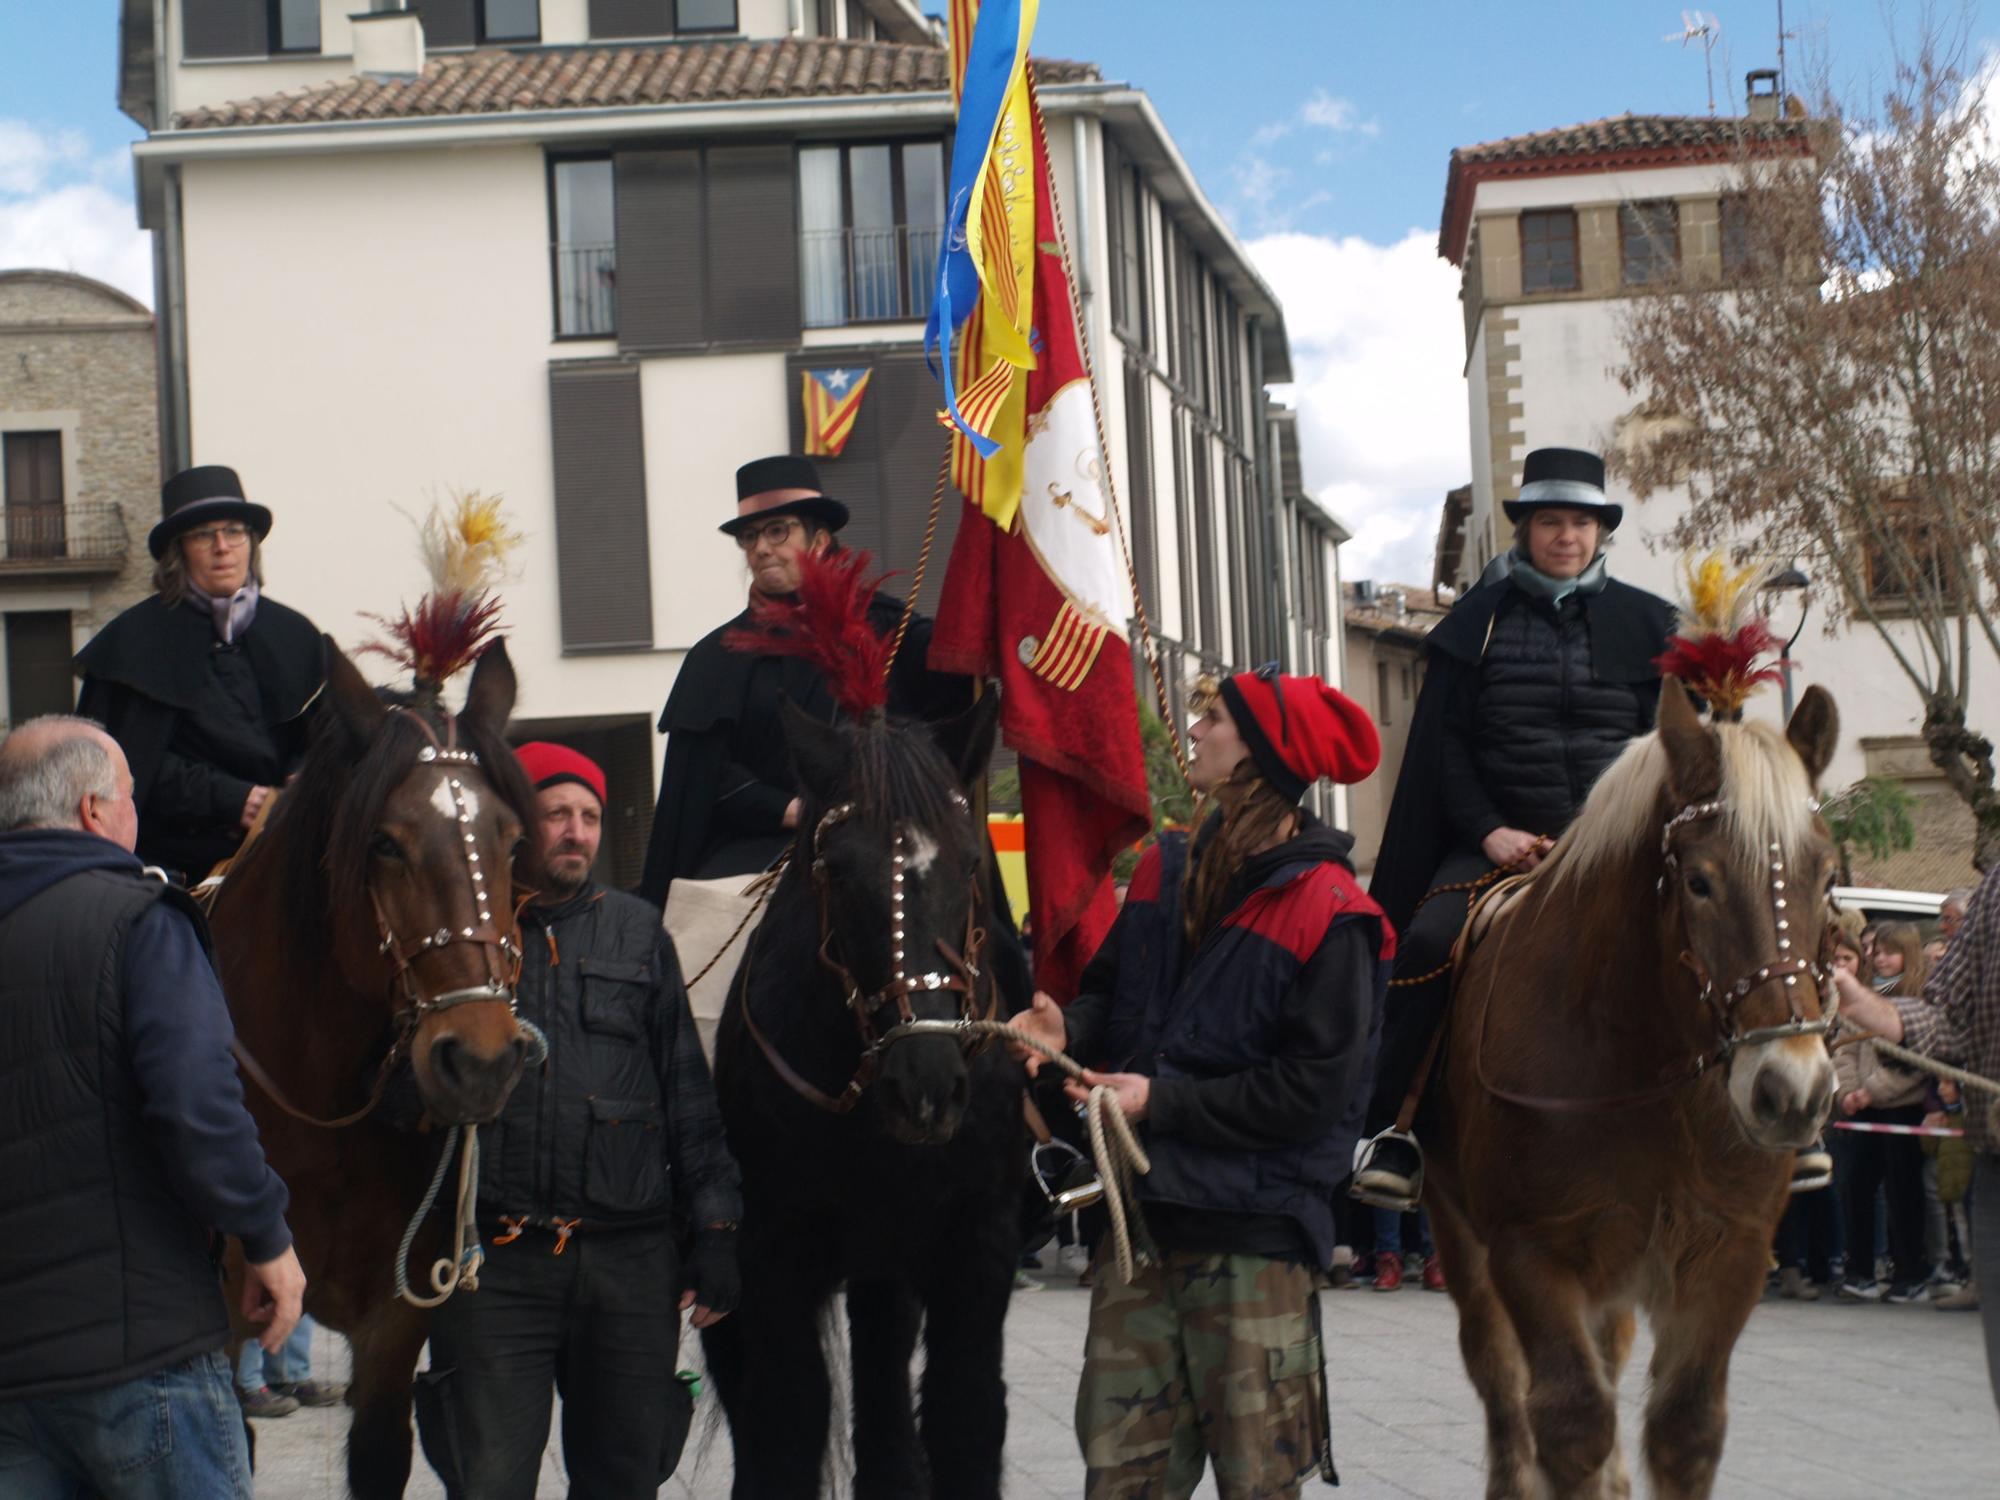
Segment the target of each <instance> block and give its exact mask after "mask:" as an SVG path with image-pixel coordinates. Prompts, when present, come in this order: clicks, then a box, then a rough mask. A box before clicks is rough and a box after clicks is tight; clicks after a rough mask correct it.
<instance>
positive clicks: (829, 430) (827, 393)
mask: <svg viewBox="0 0 2000 1500" xmlns="http://www.w3.org/2000/svg"><path fill="white" fill-rule="evenodd" d="M874 374H875V372H874V371H873V370H848V369H838V370H806V371H803V372H802V375H801V380H800V390H799V399H800V401H802V402H803V403H804V404H805V416H806V422H805V433H806V453H807V455H808V456H809V457H812V458H838V457H840V450H841V449H842V448H845V447H846V446H847V439H848V437H849V436H850V435H852V433H853V431H854V419H855V418H856V417H857V416H859V415H860V413H861V397H862V394H863V393H864V392H865V391H866V390H867V389H868V382H869V380H870V378H871V377H872V376H873V375H874Z"/></svg>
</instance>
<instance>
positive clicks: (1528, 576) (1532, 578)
mask: <svg viewBox="0 0 2000 1500" xmlns="http://www.w3.org/2000/svg"><path fill="white" fill-rule="evenodd" d="M1509 555H1510V556H1511V557H1512V558H1513V560H1514V568H1513V571H1512V572H1510V573H1509V574H1508V575H1507V576H1508V577H1509V578H1510V579H1512V580H1513V583H1514V587H1515V588H1517V589H1519V590H1520V591H1521V592H1522V593H1524V594H1526V595H1527V596H1528V597H1529V598H1530V599H1544V600H1547V601H1548V602H1549V603H1550V604H1560V603H1562V602H1563V600H1565V599H1567V598H1568V597H1569V596H1570V595H1571V594H1601V593H1603V592H1604V585H1605V584H1607V583H1609V582H1610V581H1611V575H1610V573H1609V572H1607V571H1606V570H1605V566H1604V561H1605V559H1604V554H1603V553H1602V552H1600V553H1598V554H1597V556H1595V557H1593V558H1592V559H1591V560H1590V566H1589V567H1587V568H1585V569H1584V570H1583V571H1582V572H1581V573H1579V574H1577V575H1576V577H1574V578H1551V577H1549V575H1548V574H1546V573H1544V572H1543V571H1542V570H1541V569H1539V568H1537V567H1536V566H1535V565H1534V564H1533V563H1531V562H1529V561H1528V554H1527V553H1525V552H1523V551H1522V550H1521V549H1520V548H1519V547H1516V548H1514V550H1513V552H1512V553H1511V554H1509Z"/></svg>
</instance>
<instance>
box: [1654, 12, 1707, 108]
mask: <svg viewBox="0 0 2000 1500" xmlns="http://www.w3.org/2000/svg"><path fill="white" fill-rule="evenodd" d="M1721 35H1722V20H1721V18H1720V17H1718V16H1714V15H1703V14H1702V13H1701V12H1700V11H1698V10H1684V11H1682V12H1681V29H1680V30H1679V31H1670V32H1668V33H1667V34H1666V35H1665V36H1663V37H1661V38H1660V40H1661V41H1663V42H1679V43H1680V44H1681V50H1682V51H1686V50H1687V45H1688V43H1689V42H1700V43H1701V65H1702V69H1703V71H1704V72H1706V73H1707V75H1708V112H1709V113H1710V114H1714V113H1715V43H1716V39H1717V38H1718V37H1720V36H1721Z"/></svg>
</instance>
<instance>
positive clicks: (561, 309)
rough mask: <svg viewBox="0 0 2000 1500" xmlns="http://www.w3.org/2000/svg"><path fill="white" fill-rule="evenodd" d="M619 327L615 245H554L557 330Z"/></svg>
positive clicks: (580, 333) (577, 332)
mask: <svg viewBox="0 0 2000 1500" xmlns="http://www.w3.org/2000/svg"><path fill="white" fill-rule="evenodd" d="M617 328H618V247H617V246H616V245H558V246H556V332H557V333H559V334H563V335H565V336H570V337H576V336H583V335H590V334H610V333H614V332H616V331H617Z"/></svg>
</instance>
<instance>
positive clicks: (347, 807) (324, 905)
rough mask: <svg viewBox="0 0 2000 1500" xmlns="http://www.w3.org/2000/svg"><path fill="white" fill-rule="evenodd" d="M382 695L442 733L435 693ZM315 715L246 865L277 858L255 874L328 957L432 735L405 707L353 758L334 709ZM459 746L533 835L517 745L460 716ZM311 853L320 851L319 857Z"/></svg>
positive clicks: (294, 926)
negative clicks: (385, 815)
mask: <svg viewBox="0 0 2000 1500" xmlns="http://www.w3.org/2000/svg"><path fill="white" fill-rule="evenodd" d="M376 696H377V697H379V698H380V699H381V700H382V701H383V703H384V704H386V705H388V706H389V707H391V708H406V709H409V710H410V711H411V712H412V713H415V714H417V715H419V716H421V717H422V719H423V721H424V722H425V723H426V724H428V725H429V726H430V727H431V730H432V732H433V733H434V734H436V735H437V736H438V738H439V739H443V738H444V732H445V718H444V710H443V708H442V706H441V705H440V704H439V702H438V700H437V697H436V695H435V694H434V693H428V692H420V693H405V692H396V691H392V690H389V689H378V690H377V692H376ZM316 719H317V722H316V723H315V724H314V725H313V729H312V737H311V741H310V743H309V745H308V747H307V750H306V756H305V760H304V762H303V764H302V765H301V766H300V767H299V773H298V777H297V779H296V780H295V781H294V782H293V783H292V784H291V785H290V786H289V787H287V788H286V789H285V794H284V796H282V797H281V798H280V799H279V800H278V808H277V814H276V816H275V817H274V818H273V820H272V824H271V827H270V828H269V829H268V830H267V831H266V834H265V836H264V837H263V838H261V839H259V840H258V841H257V842H256V843H255V844H254V845H252V846H251V848H250V850H249V851H248V852H247V853H246V854H245V856H244V862H245V864H247V865H250V866H251V867H252V871H255V867H256V865H258V864H259V863H269V864H271V866H272V868H271V869H270V871H269V872H268V873H265V872H258V873H259V874H260V876H261V878H266V879H269V880H271V881H273V882H274V883H275V885H276V887H277V894H278V905H279V909H280V913H281V920H282V921H283V922H284V923H285V927H286V931H287V932H288V933H290V934H292V935H294V936H295V937H296V938H297V939H298V940H300V941H301V942H302V943H303V944H304V946H305V947H306V948H307V950H308V951H310V952H312V953H314V954H325V953H328V952H330V951H331V950H332V946H333V914H334V913H335V912H336V911H341V910H348V909H355V908H359V907H362V906H365V905H366V903H367V900H368V858H369V846H370V845H371V844H372V843H373V841H374V838H375V831H376V825H377V824H379V823H380V822H381V819H382V810H383V808H384V807H385V806H386V805H387V804H388V801H389V798H390V796H391V795H392V794H393V793H394V792H395V790H396V788H397V787H398V786H400V785H402V783H403V781H404V779H405V778H406V777H408V776H409V774H410V772H411V770H412V769H413V768H414V767H415V766H416V764H417V755H418V752H419V751H421V750H422V749H423V748H424V746H426V745H428V744H430V743H431V741H430V738H429V737H428V736H427V735H425V733H424V731H423V730H422V729H421V728H420V727H418V725H417V723H416V722H415V721H414V720H413V719H412V718H411V717H410V715H409V714H403V713H391V714H389V715H388V716H387V718H386V719H385V720H384V722H383V723H382V725H381V726H380V727H379V728H378V729H377V730H376V732H375V734H374V735H373V736H372V737H371V738H370V740H369V742H368V744H367V745H366V746H364V747H363V748H362V750H361V752H360V754H359V755H357V754H356V753H355V751H354V746H353V738H352V735H351V732H350V731H349V729H348V727H347V725H346V724H345V723H343V722H342V721H341V719H340V717H339V715H338V714H337V713H336V712H335V711H334V710H333V709H332V708H331V707H330V706H322V707H321V709H320V710H319V712H318V714H317V715H316ZM458 743H459V744H460V745H462V746H464V747H465V748H466V749H469V750H471V751H473V752H474V753H475V754H477V755H478V756H479V769H480V770H481V771H482V772H483V773H484V775H485V777H486V780H487V781H488V783H490V784H491V786H492V788H493V790H494V791H495V792H496V793H497V794H498V795H499V796H500V798H501V799H502V800H503V801H504V802H506V804H507V805H508V807H510V808H511V809H512V810H513V812H514V815H515V816H516V817H517V818H519V819H520V820H521V824H522V827H524V828H526V829H529V830H531V836H532V830H533V829H534V828H535V826H536V821H537V820H536V816H535V795H534V790H533V788H532V787H530V786H529V784H528V778H527V775H526V773H525V772H523V771H522V770H521V764H520V762H519V761H517V760H516V759H515V758H514V752H513V750H512V748H511V747H510V746H509V745H508V744H507V742H506V741H505V740H504V739H502V738H501V737H500V736H499V735H497V734H494V733H492V732H491V731H489V730H486V729H485V728H483V727H482V726H480V725H477V724H474V723H473V722H472V721H470V720H468V719H464V718H461V719H459V720H458ZM310 851H318V857H317V858H315V857H313V856H312V854H311V852H310ZM240 868H241V867H239V869H240ZM239 883H247V882H239ZM226 890H227V887H225V891H226Z"/></svg>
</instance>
